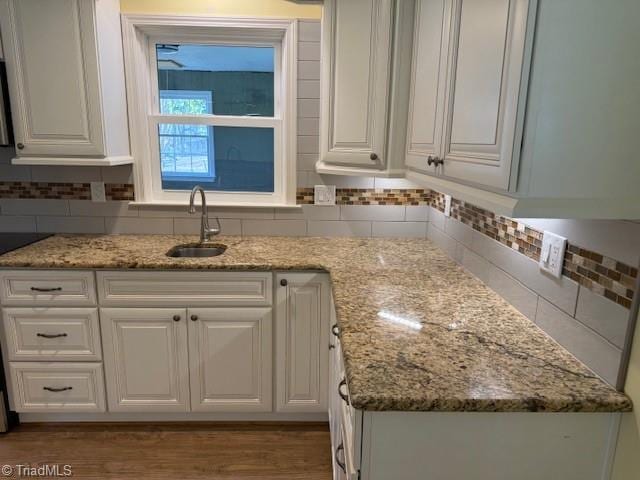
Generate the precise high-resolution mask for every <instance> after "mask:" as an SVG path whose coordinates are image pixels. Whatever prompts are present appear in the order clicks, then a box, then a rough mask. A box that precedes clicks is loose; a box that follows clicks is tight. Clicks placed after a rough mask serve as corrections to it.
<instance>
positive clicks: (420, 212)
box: [405, 205, 429, 222]
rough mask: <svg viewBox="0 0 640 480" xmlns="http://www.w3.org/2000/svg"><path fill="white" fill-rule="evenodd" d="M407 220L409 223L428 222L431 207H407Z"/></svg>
mask: <svg viewBox="0 0 640 480" xmlns="http://www.w3.org/2000/svg"><path fill="white" fill-rule="evenodd" d="M405 208H406V213H405V220H407V222H428V221H429V206H428V205H407V206H406V207H405Z"/></svg>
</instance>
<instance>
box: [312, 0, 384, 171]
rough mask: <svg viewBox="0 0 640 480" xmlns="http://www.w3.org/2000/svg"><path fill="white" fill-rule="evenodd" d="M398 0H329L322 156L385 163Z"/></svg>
mask: <svg viewBox="0 0 640 480" xmlns="http://www.w3.org/2000/svg"><path fill="white" fill-rule="evenodd" d="M393 4H394V2H393V0H328V1H325V2H324V14H323V15H324V17H323V32H322V42H323V44H322V75H321V78H322V80H321V88H322V95H321V98H322V102H321V104H322V111H321V114H320V117H321V132H320V144H321V145H320V154H321V160H322V161H323V162H325V163H328V164H337V165H345V166H349V165H350V166H357V167H366V168H376V169H382V168H384V166H385V161H386V159H385V153H386V137H387V117H388V101H389V83H390V80H389V78H390V62H391V49H392V44H391V42H392V34H391V32H392V26H393V15H392V13H393Z"/></svg>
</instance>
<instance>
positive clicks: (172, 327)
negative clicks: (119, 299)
mask: <svg viewBox="0 0 640 480" xmlns="http://www.w3.org/2000/svg"><path fill="white" fill-rule="evenodd" d="M174 318H179V320H178V321H176V320H175V319H174ZM100 321H101V327H102V338H103V348H104V352H103V355H104V365H105V370H106V378H107V392H108V399H109V410H110V411H114V412H126V411H145V412H147V411H153V412H174V411H181V412H184V411H188V409H189V383H188V378H189V377H188V372H187V369H188V354H187V326H186V322H187V320H186V311H185V310H184V309H170V308H103V309H101V310H100Z"/></svg>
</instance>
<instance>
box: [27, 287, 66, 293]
mask: <svg viewBox="0 0 640 480" xmlns="http://www.w3.org/2000/svg"><path fill="white" fill-rule="evenodd" d="M31 291H32V292H61V291H62V287H54V288H40V287H31Z"/></svg>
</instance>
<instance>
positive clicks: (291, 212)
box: [276, 205, 340, 220]
mask: <svg viewBox="0 0 640 480" xmlns="http://www.w3.org/2000/svg"><path fill="white" fill-rule="evenodd" d="M276 219H278V220H339V219H340V207H339V206H338V205H301V208H277V209H276Z"/></svg>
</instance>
